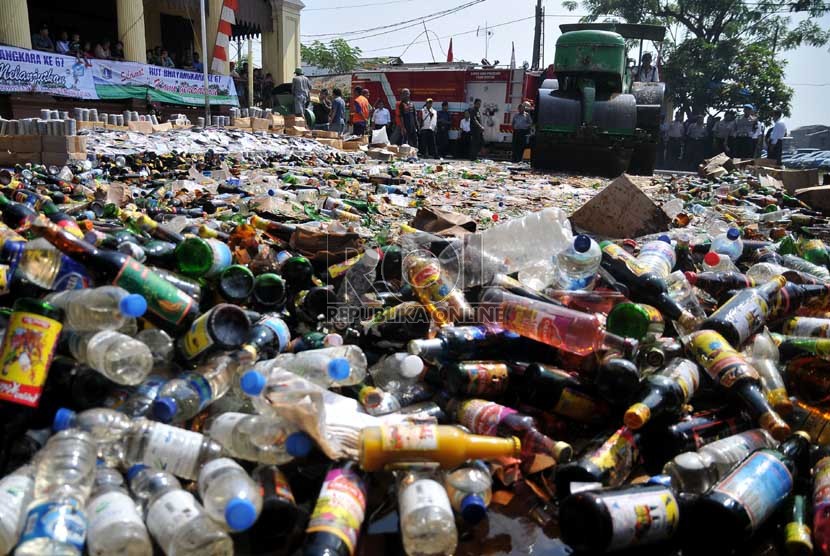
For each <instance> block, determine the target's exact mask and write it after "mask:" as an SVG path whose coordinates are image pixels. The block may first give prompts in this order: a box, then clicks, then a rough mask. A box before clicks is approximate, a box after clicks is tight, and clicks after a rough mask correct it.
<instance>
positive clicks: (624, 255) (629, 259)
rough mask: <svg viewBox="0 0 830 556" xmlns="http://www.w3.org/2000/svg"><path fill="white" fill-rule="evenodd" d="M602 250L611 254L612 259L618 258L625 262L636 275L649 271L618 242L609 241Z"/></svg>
mask: <svg viewBox="0 0 830 556" xmlns="http://www.w3.org/2000/svg"><path fill="white" fill-rule="evenodd" d="M602 250H603V251H604V252H605V253H607V254H608V255H610V256H611V258H612V259H615V260H618V261H620V262H622V263H624V264H625V266H626V267H627V268H628V270H629V272H631V274H633V275H634V276H642V275H643V274H646V273H647V272H648V269H647V268H644V267H643V266H641V265H640V264H639V263H638V262H637V259H635V258H634V257H633V256H632V255H631V253H629V252H628V251H626V250H625V249H623V248H622V247H620V246H619V245H617V244H616V243H610V242H609V243H608V244H607V245H605V246H604V247H603V248H602Z"/></svg>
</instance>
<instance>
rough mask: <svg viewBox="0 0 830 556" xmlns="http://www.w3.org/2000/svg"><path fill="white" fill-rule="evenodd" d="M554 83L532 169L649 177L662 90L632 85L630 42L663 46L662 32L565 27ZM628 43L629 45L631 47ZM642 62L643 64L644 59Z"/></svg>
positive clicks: (546, 87) (547, 92) (543, 89)
mask: <svg viewBox="0 0 830 556" xmlns="http://www.w3.org/2000/svg"><path fill="white" fill-rule="evenodd" d="M559 28H560V30H561V31H562V35H561V36H560V37H559V39H558V40H557V41H556V53H555V56H554V64H553V67H554V71H555V72H556V73H555V78H554V79H545V80H544V81H543V82H542V84H541V86H540V87H539V96H538V99H537V103H536V139H535V145H534V147H533V151H532V160H531V162H532V165H533V167H534V168H539V169H545V170H565V171H576V172H582V173H589V174H599V175H605V176H611V177H614V176H618V175H619V174H621V173H623V172H628V173H631V174H639V175H651V173H652V171H653V170H654V161H655V156H656V153H657V141H658V137H659V133H660V118H661V112H662V110H663V98H664V96H665V90H666V86H665V83H641V82H636V81H633V77H634V72H635V69H636V68H635V67H634V60H630V59H628V58H627V47H628V44H627V41H632V42H633V41H634V40H639V41H640V53H641V54H642V50H643V41H644V40H649V41H652V42H662V41H663V38H664V36H665V33H666V29H665V28H664V27H661V26H658V25H633V24H622V23H584V24H583V23H578V24H569V25H560V27H559ZM629 44H630V43H629ZM640 57H641V56H638V62H639V58H640Z"/></svg>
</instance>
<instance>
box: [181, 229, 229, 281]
mask: <svg viewBox="0 0 830 556" xmlns="http://www.w3.org/2000/svg"><path fill="white" fill-rule="evenodd" d="M176 262H177V264H178V267H179V272H181V273H182V274H184V275H185V276H191V277H196V278H198V277H201V276H205V277H210V276H214V275H216V274H218V273H219V272H221V271H222V270H224V269H225V268H227V267H229V266H230V265H231V264H232V263H233V257H232V255H231V250H230V248H229V247H228V246H227V245H225V244H224V243H222V242H221V241H217V240H215V239H204V238H201V237H196V236H190V237H187V238H185V239H184V241H182V242H181V243H179V245H178V247H176Z"/></svg>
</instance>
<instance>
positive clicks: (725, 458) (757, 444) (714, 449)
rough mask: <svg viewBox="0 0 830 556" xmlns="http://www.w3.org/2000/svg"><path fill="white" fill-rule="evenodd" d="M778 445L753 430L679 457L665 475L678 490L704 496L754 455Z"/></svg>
mask: <svg viewBox="0 0 830 556" xmlns="http://www.w3.org/2000/svg"><path fill="white" fill-rule="evenodd" d="M776 445H777V443H776V441H775V439H773V438H772V436H771V435H770V434H769V433H768V432H767V431H765V430H764V429H752V430H748V431H744V432H742V433H738V434H733V435H732V436H727V437H726V438H721V439H720V440H716V441H715V442H712V443H710V444H706V445H705V446H703V447H701V448H700V449H699V450H698V451H697V452H683V453H682V454H678V455H677V456H675V457H674V459H672V460H671V461H669V462H667V463H666V465H665V466H664V467H663V473H665V474H666V475H668V476H669V477H670V478H671V483H672V486H674V487H675V488H677V489H678V490H680V491H682V492H688V493H692V494H703V493H704V492H706V491H707V490H709V488H710V487H711V486H712V485H714V484H715V483H717V482H718V480H720V478H721V477H722V476H724V475H726V473H727V471H729V470H730V469H731V468H732V467H734V466H735V465H736V464H737V463H739V462H740V461H742V460H743V459H744V458H745V457H746V456H748V455H749V454H750V453H751V452H754V451H755V450H757V449H759V448H774V447H775V446H776Z"/></svg>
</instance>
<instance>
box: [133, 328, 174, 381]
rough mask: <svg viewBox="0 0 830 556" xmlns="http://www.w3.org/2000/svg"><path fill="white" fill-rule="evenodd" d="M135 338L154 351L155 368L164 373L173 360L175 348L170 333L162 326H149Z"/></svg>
mask: <svg viewBox="0 0 830 556" xmlns="http://www.w3.org/2000/svg"><path fill="white" fill-rule="evenodd" d="M135 339H136V340H138V341H139V342H143V343H144V344H146V345H147V347H148V348H150V351H151V352H152V353H153V370H154V371H156V372H157V373H160V374H164V371H166V370H167V369H169V368H170V363H172V362H173V354H174V350H175V345H174V344H173V338H171V337H170V334H168V333H167V332H165V331H164V330H161V329H160V328H147V329H145V330H142V331H141V332H139V333H138V334H136V336H135Z"/></svg>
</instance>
